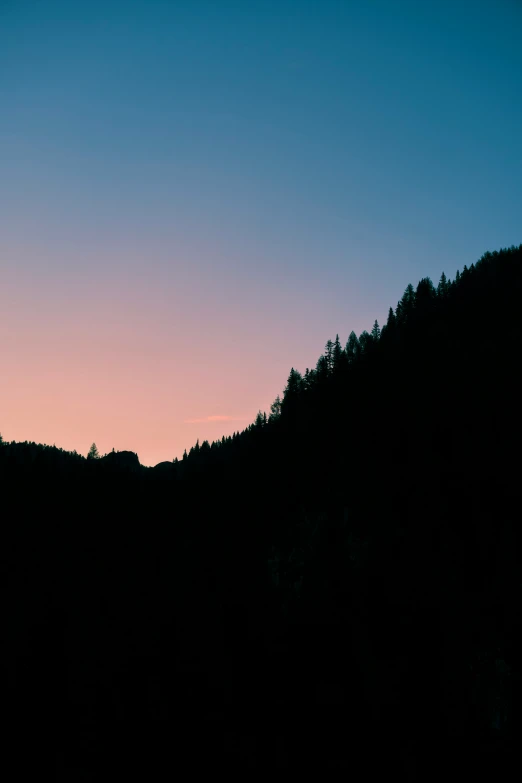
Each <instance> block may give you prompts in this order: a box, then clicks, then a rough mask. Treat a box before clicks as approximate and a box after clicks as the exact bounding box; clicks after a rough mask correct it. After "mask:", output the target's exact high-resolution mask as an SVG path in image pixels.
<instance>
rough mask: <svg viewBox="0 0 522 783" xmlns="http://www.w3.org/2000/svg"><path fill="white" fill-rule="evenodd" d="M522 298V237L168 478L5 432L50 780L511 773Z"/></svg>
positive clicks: (16, 610)
mask: <svg viewBox="0 0 522 783" xmlns="http://www.w3.org/2000/svg"><path fill="white" fill-rule="evenodd" d="M521 301H522V245H521V246H520V247H518V248H515V247H512V248H510V249H507V250H501V251H499V252H495V253H486V254H485V255H484V256H483V257H482V258H481V259H480V260H479V261H478V262H477V263H475V264H472V265H471V266H470V267H469V268H467V267H464V270H463V271H462V273H460V274H459V273H457V276H456V279H455V280H453V281H450V280H448V279H447V278H446V277H445V275H442V276H441V278H440V281H439V282H438V284H437V285H436V286H435V285H434V284H433V283H432V282H431V281H430V280H429V279H427V278H426V279H423V280H421V281H420V282H419V283H418V285H417V286H416V288H415V287H413V286H411V285H409V286H408V287H407V288H406V289H405V292H404V295H403V296H402V298H401V300H400V302H398V303H397V306H396V308H395V309H393V308H390V311H389V315H388V319H387V323H386V324H383V325H382V326H381V327H380V326H379V324H378V323H377V322H375V323H374V325H373V328H372V330H371V331H370V332H363V333H362V334H361V335H360V336H359V337H357V336H356V335H355V334H354V333H353V332H352V333H351V334H350V335H349V336H348V337H347V341H346V343H344V345H343V343H342V342H341V341H340V339H339V337H338V336H336V338H335V340H329V341H328V342H327V344H326V347H325V352H324V354H323V355H322V356H321V357H319V359H318V361H317V365H316V367H315V368H312V369H307V370H306V371H305V372H304V374H301V373H300V372H299V371H297V370H296V369H295V368H293V369H292V370H291V372H290V373H289V376H288V380H287V385H286V388H285V392H284V395H283V399H282V400H281V399H279V398H277V399H276V400H275V401H274V404H273V405H272V409H271V412H270V414H268V415H267V414H263V413H262V412H260V413H259V414H258V416H257V417H256V421H255V422H254V423H253V424H252V425H250V426H249V427H248V428H246V429H245V430H244V431H243V432H241V433H236V434H235V435H234V436H232V437H227V438H223V439H222V440H220V441H216V442H215V443H212V444H209V443H208V442H206V441H205V442H204V443H202V444H201V445H200V444H199V443H198V444H196V445H195V446H194V447H192V448H191V449H190V451H189V453H188V454H187V453H186V454H185V456H184V458H183V460H180V461H176V460H175V461H174V462H173V463H171V464H170V463H161V464H160V465H158V466H156V468H144V467H143V466H141V465H140V464H139V461H138V458H137V456H136V455H135V454H133V453H132V452H120V453H116V452H114V453H112V454H108V455H105V457H102V458H99V459H95V458H93V459H88V460H87V459H85V458H83V457H81V456H80V455H77V454H74V453H73V454H70V453H67V452H64V451H63V450H61V449H56V448H55V447H44V446H38V445H36V444H33V443H2V445H1V446H0V481H1V487H2V489H1V492H2V505H1V509H2V536H3V541H2V551H3V557H4V562H5V573H6V576H7V579H6V582H7V592H6V594H5V606H6V621H5V630H6V645H5V647H6V650H7V657H8V660H9V662H10V663H9V667H10V668H9V675H8V678H7V679H8V691H9V698H8V699H7V701H6V703H7V704H8V705H9V709H11V710H12V713H11V714H12V719H11V721H10V725H11V728H12V731H13V736H14V738H15V739H16V740H17V742H19V743H21V744H22V745H25V744H27V743H33V744H32V747H34V748H35V751H34V754H35V755H34V758H37V759H38V764H37V766H38V769H39V770H40V771H42V770H43V769H47V768H49V769H52V770H53V772H52V773H51V774H54V775H55V777H56V778H59V779H60V780H61V779H64V780H65V779H67V780H70V779H71V778H72V777H75V778H77V779H82V780H90V779H94V777H95V776H96V777H99V771H100V769H103V770H104V771H107V770H109V769H111V768H113V769H114V770H116V771H117V772H119V773H121V771H122V770H123V769H129V770H131V769H132V770H136V769H137V768H141V769H142V770H143V771H146V772H147V773H148V774H150V773H151V771H152V769H153V768H154V767H155V768H157V769H159V768H160V767H162V765H165V764H166V765H167V766H168V768H169V769H170V770H172V772H173V774H174V773H175V772H176V771H177V768H178V765H179V766H180V767H181V766H183V765H184V764H185V763H186V762H187V761H188V763H189V764H191V765H192V766H191V769H194V770H195V771H198V770H199V771H201V770H202V769H203V765H204V764H209V763H210V764H211V765H212V766H213V767H214V769H222V768H225V769H227V770H230V769H231V768H232V767H237V768H239V769H248V768H250V767H251V768H253V769H263V770H265V771H267V772H269V771H272V770H275V769H278V768H288V769H291V770H295V771H299V772H300V773H302V772H305V771H306V772H310V771H312V772H314V773H317V772H319V773H321V772H326V771H328V770H330V769H343V770H344V769H345V770H346V771H348V772H350V771H351V772H352V773H353V774H355V775H358V776H359V777H360V776H362V778H363V779H367V778H368V779H370V778H373V777H374V776H376V775H382V774H383V773H384V772H385V773H386V774H394V775H395V774H397V775H401V776H402V777H403V779H406V780H426V779H432V778H433V779H440V776H441V775H444V777H449V778H450V779H455V780H457V779H459V780H460V779H462V778H463V777H470V778H471V777H472V776H473V775H474V774H476V773H478V772H479V771H480V772H482V773H488V774H490V775H491V776H492V775H497V776H499V775H500V776H502V775H504V774H506V772H507V769H508V768H509V767H514V765H515V764H517V763H518V762H517V756H516V748H517V740H518V738H519V737H520V732H521V716H520V706H519V703H520V683H521V679H520V678H521V672H522V670H521V649H520V639H521V630H522V629H521V608H520V607H521V606H522V603H521V599H522V579H521V576H520V574H521V571H520V565H521V563H520V532H519V517H520V510H519V509H520V481H519V473H520V464H519V459H518V444H519V442H520V435H521V412H520V400H521V399H522V393H521V392H522V389H521V381H520V378H521V377H522V372H521V370H522V367H521V366H520V365H521V356H522V327H521V325H520V319H519V313H520V302H521ZM49 705H54V707H56V708H57V709H56V710H53V711H52V715H53V717H50V716H51V710H50V709H49ZM44 729H45V731H44ZM82 776H83V777H82Z"/></svg>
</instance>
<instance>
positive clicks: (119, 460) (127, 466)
mask: <svg viewBox="0 0 522 783" xmlns="http://www.w3.org/2000/svg"><path fill="white" fill-rule="evenodd" d="M99 461H100V462H103V463H105V464H106V465H110V466H111V467H114V468H117V469H119V470H132V471H135V470H140V469H141V464H140V461H139V459H138V455H137V454H136V453H135V452H134V451H111V452H109V454H106V455H105V456H104V457H101V458H100V460H99Z"/></svg>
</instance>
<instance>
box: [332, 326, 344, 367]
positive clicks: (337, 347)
mask: <svg viewBox="0 0 522 783" xmlns="http://www.w3.org/2000/svg"><path fill="white" fill-rule="evenodd" d="M342 360H343V349H342V346H341V342H340V340H339V335H338V334H336V335H335V341H334V344H333V351H332V368H333V370H334V371H337V370H339V368H340V367H341V364H342Z"/></svg>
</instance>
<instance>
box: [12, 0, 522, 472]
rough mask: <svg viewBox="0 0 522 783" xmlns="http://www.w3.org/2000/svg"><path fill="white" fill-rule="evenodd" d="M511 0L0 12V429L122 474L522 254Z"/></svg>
mask: <svg viewBox="0 0 522 783" xmlns="http://www.w3.org/2000/svg"><path fill="white" fill-rule="evenodd" d="M521 32H522V3H520V2H519V1H518V0H488V1H487V2H486V1H485V0H473V2H464V1H463V0H451V1H450V2H445V0H436V1H435V0H423V2H417V1H416V0H411V1H410V2H402V0H395V1H394V2H391V0H389V1H388V2H385V1H384V0H358V1H357V2H355V1H354V2H350V0H342V1H341V0H339V1H338V2H333V1H331V0H314V2H307V1H306V0H299V2H298V1H297V0H294V1H293V2H289V1H287V0H277V1H276V2H270V1H269V0H266V1H265V2H258V1H257V0H245V1H244V2H240V0H237V1H236V2H221V0H208V2H199V0H185V1H183V0H170V2H169V1H168V0H163V1H162V2H160V1H159V0H74V2H71V0H40V1H38V0H0V432H1V433H2V435H3V437H4V438H5V439H7V440H26V439H27V440H35V441H37V442H42V443H50V444H52V443H56V445H57V446H62V447H63V448H66V449H70V450H72V449H76V450H77V451H79V452H81V453H83V454H86V452H87V450H88V448H89V446H90V444H91V443H92V442H93V441H95V442H96V444H97V445H98V448H99V450H100V452H101V453H104V452H106V451H109V450H110V449H111V448H112V447H114V448H116V450H120V449H130V450H132V451H136V452H137V453H138V456H139V458H140V461H141V462H142V463H143V464H145V465H154V464H156V463H157V462H160V461H162V460H171V459H173V458H174V457H175V456H177V457H181V456H182V454H183V450H184V449H185V448H187V450H188V449H189V448H190V447H191V446H192V445H193V444H194V443H195V441H196V438H199V439H200V442H201V441H202V440H204V439H205V438H206V439H208V440H210V441H212V440H214V439H216V438H218V437H221V436H222V435H223V434H226V435H228V434H231V433H232V432H234V431H235V430H241V429H243V428H244V427H245V426H247V425H248V424H249V423H250V422H251V421H253V419H254V418H255V415H256V413H257V411H258V409H261V410H267V411H268V410H269V406H270V403H271V402H272V400H273V399H274V398H275V396H276V394H278V393H281V392H282V389H283V387H284V385H285V382H286V378H287V376H288V372H289V370H290V368H291V367H292V366H294V367H296V368H297V369H299V370H300V371H301V372H303V371H304V370H305V368H306V367H312V366H314V365H315V362H316V360H317V358H318V357H319V354H320V353H321V352H322V351H323V349H324V344H325V342H326V340H327V339H328V338H332V339H333V338H334V337H335V335H336V333H339V336H340V338H341V341H342V342H343V344H344V342H345V341H346V339H347V337H348V334H349V332H350V331H351V330H352V329H354V330H355V331H356V332H357V333H358V334H359V333H360V332H361V331H362V330H363V329H370V328H371V326H372V324H373V321H374V319H375V318H377V319H378V320H379V323H381V324H382V322H383V321H385V319H386V314H387V311H388V307H389V306H390V305H392V306H395V304H396V303H397V300H398V299H399V298H400V296H401V295H402V292H403V290H404V288H405V287H406V285H407V284H408V283H409V282H412V283H413V284H416V283H417V281H418V280H419V279H420V278H421V277H424V276H430V277H432V279H433V281H434V282H435V283H437V282H438V279H439V277H440V274H441V272H442V271H443V270H444V271H445V272H446V274H447V275H449V276H451V277H452V278H453V277H454V275H455V272H456V270H457V269H462V267H463V266H464V264H468V265H469V264H471V263H473V262H474V261H476V260H477V259H478V258H479V257H480V256H481V255H482V253H483V252H484V251H486V250H495V249H499V248H500V247H506V246H509V245H512V244H519V243H520V242H521V241H522V226H521V214H522V100H521V90H522V47H521V46H520V38H521Z"/></svg>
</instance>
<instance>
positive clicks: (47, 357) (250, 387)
mask: <svg viewBox="0 0 522 783" xmlns="http://www.w3.org/2000/svg"><path fill="white" fill-rule="evenodd" d="M25 252H27V251H25ZM129 253H130V251H129ZM20 255H21V253H20V254H19V256H18V258H19V257H20ZM31 267H32V268H33V270H34V271H33V272H32V273H29V272H28V270H29V269H30V268H31ZM218 268H221V272H219V273H218V271H217V270H218ZM148 269H149V270H150V267H149V268H148ZM225 269H226V265H225V264H224V263H223V262H222V261H221V262H220V264H219V267H218V266H217V265H216V267H215V270H216V271H215V274H214V275H213V276H210V277H207V278H206V277H205V275H204V274H203V275H202V276H201V279H200V280H199V282H198V285H197V286H195V284H194V282H191V283H188V282H186V281H185V282H183V281H178V284H177V285H176V282H175V280H174V279H173V278H174V276H173V274H172V271H171V270H170V269H169V270H164V271H163V272H162V273H158V272H157V270H156V272H155V275H154V277H155V279H153V275H152V273H151V274H150V276H149V272H148V271H147V269H145V268H141V269H140V268H139V266H137V265H134V266H133V265H132V263H131V264H129V265H128V266H127V268H126V269H122V268H121V266H119V265H118V264H116V263H115V262H112V263H109V262H108V263H107V264H106V265H105V266H104V268H103V272H102V269H100V267H98V266H96V268H92V269H90V270H89V267H88V266H87V267H81V266H79V267H78V269H77V270H75V273H74V274H71V275H70V278H68V277H67V275H65V274H64V273H63V269H62V271H59V269H57V267H56V265H54V266H52V267H51V266H47V267H46V266H45V265H44V264H42V263H38V264H35V263H34V261H33V259H30V260H29V261H27V259H26V258H24V263H23V264H17V263H11V264H10V265H7V264H5V263H4V265H3V274H2V278H1V280H0V284H1V288H2V291H3V299H4V301H3V305H2V309H1V312H0V350H1V354H2V384H1V387H0V433H1V434H2V436H3V438H4V440H7V441H11V440H15V441H25V440H29V441H35V442H37V443H46V444H49V445H52V444H56V446H59V447H62V448H64V449H66V450H68V451H72V450H76V451H78V452H79V453H81V454H84V455H85V454H87V451H88V449H89V447H90V445H91V443H93V442H95V443H96V445H97V447H98V450H99V452H100V453H101V454H104V453H107V452H109V451H111V450H112V448H115V449H116V450H117V451H121V450H130V451H134V452H136V453H137V454H138V457H139V459H140V462H141V463H142V464H143V465H155V464H157V463H159V462H162V461H165V460H172V459H174V458H175V457H178V459H180V458H181V457H182V455H183V451H184V449H187V451H188V450H190V448H191V446H193V445H194V444H195V443H196V440H197V439H199V442H200V443H201V442H202V441H203V440H209V441H210V442H212V441H213V440H216V439H221V437H222V436H223V435H225V436H228V435H231V434H232V433H233V432H235V431H241V430H243V429H244V428H245V427H247V426H248V425H249V424H250V423H251V422H253V421H254V419H255V416H256V414H257V411H258V410H263V411H266V412H267V413H269V410H270V404H271V402H272V401H273V400H274V399H275V397H276V395H277V394H281V393H282V390H283V388H284V385H285V383H286V379H287V377H288V372H289V371H290V368H291V367H292V366H294V367H296V368H297V369H299V370H301V371H302V372H303V371H304V370H305V367H306V366H314V364H315V361H316V360H317V358H318V356H319V354H320V353H321V352H322V350H323V347H324V343H325V342H326V340H327V339H328V337H332V338H333V337H335V331H336V330H335V329H334V330H332V328H331V327H330V328H329V327H328V324H329V323H332V321H333V319H332V307H333V312H334V317H335V319H336V320H338V321H339V320H340V309H342V303H340V302H328V300H327V298H325V299H324V300H323V301H322V302H321V298H320V296H318V301H317V304H316V305H315V306H314V308H311V311H310V312H309V313H306V312H305V310H306V306H305V305H306V292H305V290H304V280H303V281H301V284H299V283H298V282H297V281H296V284H295V285H288V284H286V283H285V281H284V280H280V281H278V282H277V283H276V284H273V283H272V284H271V283H267V282H265V283H262V282H260V283H258V284H256V285H252V286H251V287H250V290H249V289H248V287H245V284H244V280H243V281H240V274H239V273H238V272H237V271H236V272H233V271H230V270H229V271H228V272H225V271H224V270H225ZM100 277H101V278H102V279H103V285H101V284H100ZM211 278H213V279H211ZM234 278H235V279H234ZM239 283H241V284H240V285H239ZM300 294H301V295H302V297H303V308H302V312H301V313H300V312H299V307H298V304H299V296H300ZM289 313H292V317H290V318H289V317H288V314H289ZM343 320H346V321H348V320H349V319H348V318H347V317H346V316H345V317H344V319H343ZM354 326H355V327H357V324H355V325H354ZM367 326H370V324H369V323H366V322H365V323H364V328H366V327H367ZM361 328H362V326H361ZM338 329H339V330H341V327H338ZM341 331H342V330H341ZM344 331H345V332H346V328H345V329H344ZM347 336H348V334H347V333H346V334H344V333H343V334H341V339H342V340H346V339H347ZM314 344H315V345H316V350H315V351H310V345H314Z"/></svg>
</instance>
